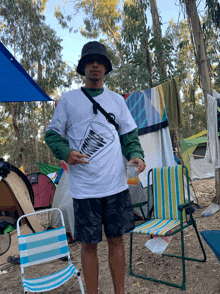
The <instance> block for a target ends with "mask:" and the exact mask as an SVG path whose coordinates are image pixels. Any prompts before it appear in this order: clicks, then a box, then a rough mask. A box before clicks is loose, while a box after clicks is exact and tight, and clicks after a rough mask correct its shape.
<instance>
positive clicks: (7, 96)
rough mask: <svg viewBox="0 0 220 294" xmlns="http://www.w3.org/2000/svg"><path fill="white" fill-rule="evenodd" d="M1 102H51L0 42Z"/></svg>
mask: <svg viewBox="0 0 220 294" xmlns="http://www.w3.org/2000/svg"><path fill="white" fill-rule="evenodd" d="M0 64H1V66H0V87H1V97H0V101H1V102H22V101H53V100H52V99H51V98H50V97H49V96H48V95H47V94H46V93H44V91H43V90H42V89H41V88H40V87H39V86H38V85H37V84H36V83H35V81H34V80H33V79H32V78H31V77H30V76H29V74H28V73H27V72H26V71H25V70H24V68H23V67H22V66H21V65H20V64H19V62H18V61H17V60H16V59H15V58H14V56H13V55H12V54H11V53H10V52H9V51H8V50H7V49H6V47H5V46H4V45H3V44H2V43H1V42H0Z"/></svg>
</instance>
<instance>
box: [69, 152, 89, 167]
mask: <svg viewBox="0 0 220 294" xmlns="http://www.w3.org/2000/svg"><path fill="white" fill-rule="evenodd" d="M83 158H88V159H89V158H90V157H89V156H88V155H85V154H82V153H80V152H79V151H75V150H73V151H71V152H70V153H69V155H68V157H67V161H66V162H67V163H68V164H70V165H74V164H80V163H86V164H89V162H88V161H87V160H83Z"/></svg>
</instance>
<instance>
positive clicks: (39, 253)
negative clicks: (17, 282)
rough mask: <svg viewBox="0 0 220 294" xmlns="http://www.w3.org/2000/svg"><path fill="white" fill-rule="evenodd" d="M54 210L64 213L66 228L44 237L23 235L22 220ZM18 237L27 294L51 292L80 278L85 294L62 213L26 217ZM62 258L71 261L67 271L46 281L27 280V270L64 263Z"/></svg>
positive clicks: (24, 287) (53, 275)
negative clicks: (70, 248) (72, 256)
mask: <svg viewBox="0 0 220 294" xmlns="http://www.w3.org/2000/svg"><path fill="white" fill-rule="evenodd" d="M53 210H57V211H58V212H59V213H60V215H61V221H62V227H59V228H56V229H51V230H47V231H43V232H40V233H33V234H29V235H22V236H21V235H20V229H19V222H20V220H21V219H22V218H24V217H27V216H31V215H34V214H39V213H45V212H51V211H53ZM17 234H18V247H19V254H20V267H21V280H22V285H23V289H24V293H28V292H44V291H51V290H53V289H55V288H58V287H59V286H61V285H63V284H64V283H65V282H66V281H67V280H69V279H70V278H71V277H72V276H77V278H78V282H79V286H80V290H81V293H83V294H84V290H83V285H82V281H81V277H80V273H79V271H78V270H77V269H76V268H75V267H74V265H73V264H72V262H71V259H70V253H69V248H68V243H67V237H66V229H65V224H64V219H63V214H62V212H61V210H60V209H58V208H52V209H46V210H43V211H38V212H33V213H29V214H26V215H22V216H21V217H20V218H19V219H18V221H17ZM61 257H67V258H68V266H67V267H65V268H64V269H62V270H60V271H58V272H55V273H53V274H51V275H48V276H44V277H39V278H34V279H26V278H25V275H24V268H26V267H29V266H32V265H37V264H41V263H44V262H49V261H53V260H56V259H60V258H61Z"/></svg>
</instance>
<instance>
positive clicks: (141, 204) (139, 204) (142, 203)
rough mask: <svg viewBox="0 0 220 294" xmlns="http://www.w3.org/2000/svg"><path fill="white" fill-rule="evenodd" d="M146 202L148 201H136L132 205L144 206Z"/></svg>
mask: <svg viewBox="0 0 220 294" xmlns="http://www.w3.org/2000/svg"><path fill="white" fill-rule="evenodd" d="M145 204H147V201H144V202H139V203H135V204H132V206H133V208H135V207H142V206H144V205H145Z"/></svg>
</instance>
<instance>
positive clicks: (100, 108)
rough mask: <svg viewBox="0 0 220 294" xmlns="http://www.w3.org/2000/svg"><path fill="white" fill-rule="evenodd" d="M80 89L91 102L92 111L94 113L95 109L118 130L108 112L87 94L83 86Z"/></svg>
mask: <svg viewBox="0 0 220 294" xmlns="http://www.w3.org/2000/svg"><path fill="white" fill-rule="evenodd" d="M81 91H82V92H83V93H84V94H85V95H86V97H87V98H88V99H89V100H90V101H91V102H92V104H93V111H94V113H95V114H97V113H98V112H97V109H98V110H99V111H100V112H101V113H102V114H103V115H104V116H105V117H106V119H107V121H108V122H109V123H110V124H113V125H114V126H115V128H116V130H117V131H118V130H119V125H118V124H117V123H116V122H115V120H114V118H113V117H112V116H111V115H110V114H109V113H108V112H106V111H105V110H104V109H103V108H102V107H101V105H100V104H99V103H98V102H96V101H95V100H94V99H93V98H92V96H91V95H89V93H88V92H87V91H86V90H85V89H84V88H83V87H81Z"/></svg>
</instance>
